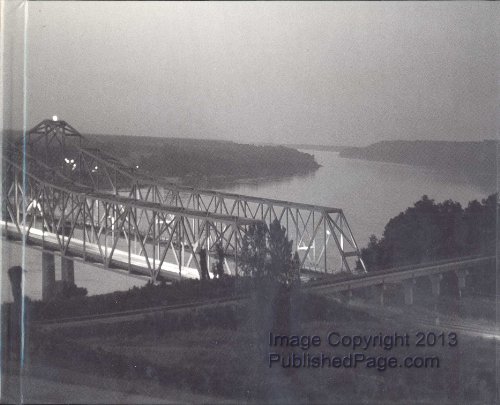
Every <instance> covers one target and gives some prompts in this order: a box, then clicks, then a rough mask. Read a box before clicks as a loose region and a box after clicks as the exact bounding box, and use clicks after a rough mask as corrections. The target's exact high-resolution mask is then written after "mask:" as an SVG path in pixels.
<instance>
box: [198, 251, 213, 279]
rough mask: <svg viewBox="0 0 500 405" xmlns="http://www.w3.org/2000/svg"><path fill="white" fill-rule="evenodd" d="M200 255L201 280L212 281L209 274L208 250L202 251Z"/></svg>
mask: <svg viewBox="0 0 500 405" xmlns="http://www.w3.org/2000/svg"><path fill="white" fill-rule="evenodd" d="M199 255H200V279H201V280H208V279H210V276H209V274H208V266H207V251H206V249H200V252H199Z"/></svg>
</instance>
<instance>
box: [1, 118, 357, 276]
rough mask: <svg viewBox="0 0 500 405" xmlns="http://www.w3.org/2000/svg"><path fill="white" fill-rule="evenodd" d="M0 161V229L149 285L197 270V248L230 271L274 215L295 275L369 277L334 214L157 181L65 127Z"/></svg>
mask: <svg viewBox="0 0 500 405" xmlns="http://www.w3.org/2000/svg"><path fill="white" fill-rule="evenodd" d="M23 149H24V151H25V152H24V153H22V150H23ZM4 165H5V168H4V174H5V175H4V179H3V182H4V188H3V190H4V193H3V208H4V209H3V220H4V226H5V229H6V230H8V231H9V232H11V233H12V232H14V233H18V234H24V235H26V238H27V239H28V240H31V241H32V242H33V243H34V242H35V240H36V241H38V242H40V238H41V241H42V242H41V243H42V244H44V245H47V246H49V245H50V246H51V248H53V249H57V250H59V251H61V252H62V253H63V254H71V255H80V256H82V257H84V258H85V259H92V260H96V261H98V262H101V263H102V264H104V265H106V266H118V267H123V268H128V269H129V270H136V271H139V269H147V271H148V273H149V274H150V276H151V277H152V278H153V279H156V277H157V276H158V274H160V273H161V272H162V271H163V269H167V268H168V269H169V270H168V271H170V272H172V271H173V266H175V267H176V268H178V270H179V273H181V275H182V273H183V271H184V272H185V274H187V273H189V272H193V271H195V272H196V273H198V271H199V269H200V264H199V262H198V258H197V256H196V252H197V251H199V249H200V248H205V249H207V251H208V253H209V260H210V256H212V257H213V256H214V255H215V252H216V246H217V245H218V244H220V245H221V246H222V247H223V249H224V252H225V253H226V257H227V259H226V263H225V265H226V268H227V271H230V272H231V273H233V274H236V273H237V272H238V254H239V250H240V249H241V241H242V238H244V236H245V234H246V232H247V230H248V227H249V226H250V225H255V224H265V225H267V226H269V224H270V223H271V222H272V221H274V220H275V219H277V220H279V221H280V223H281V224H282V226H284V227H285V228H286V231H287V236H288V238H289V239H291V240H293V241H294V246H295V250H296V251H297V252H298V253H299V257H300V260H301V268H302V269H305V270H311V271H321V272H332V273H334V272H339V271H347V272H355V271H363V272H366V268H365V266H364V263H363V261H362V259H361V257H360V252H359V249H358V246H357V244H356V241H355V239H354V235H353V233H352V231H351V229H350V227H349V224H348V222H347V219H346V217H345V215H344V213H343V211H342V210H341V209H338V208H330V207H323V206H315V205H309V204H302V203H294V202H288V201H281V200H274V199H267V198H259V197H253V196H244V195H238V194H232V193H224V192H218V191H213V190H204V189H196V188H192V187H187V186H182V185H179V184H175V183H168V182H159V181H156V180H155V179H154V178H152V177H151V176H150V175H148V174H147V173H144V172H142V171H140V170H138V169H137V168H135V167H132V166H130V165H127V164H126V163H124V162H122V161H121V160H120V159H118V158H116V157H114V156H112V155H111V154H109V153H106V152H104V151H102V150H100V149H99V148H96V147H91V146H90V145H88V142H86V139H85V137H83V136H82V135H81V134H80V133H78V131H76V130H75V129H74V128H73V127H71V126H70V125H68V124H67V123H66V122H65V121H51V120H45V121H42V122H41V123H40V124H38V125H37V126H35V127H34V128H33V129H32V130H30V131H29V132H28V133H27V136H26V138H25V147H24V148H21V145H20V144H18V145H14V146H11V149H10V151H9V152H8V156H7V157H6V158H4ZM23 167H24V168H25V170H24V171H23ZM23 173H24V174H25V177H23ZM23 213H24V215H23ZM193 266H194V267H193ZM165 271H167V270H165Z"/></svg>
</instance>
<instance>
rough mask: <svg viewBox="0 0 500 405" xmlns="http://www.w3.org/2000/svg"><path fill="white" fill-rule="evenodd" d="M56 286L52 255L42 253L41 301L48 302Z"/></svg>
mask: <svg viewBox="0 0 500 405" xmlns="http://www.w3.org/2000/svg"><path fill="white" fill-rule="evenodd" d="M55 284H56V266H55V260H54V254H53V253H51V252H42V300H43V301H48V300H49V299H50V298H51V297H52V295H53V293H54V288H55Z"/></svg>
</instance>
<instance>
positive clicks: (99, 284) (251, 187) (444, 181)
mask: <svg viewBox="0 0 500 405" xmlns="http://www.w3.org/2000/svg"><path fill="white" fill-rule="evenodd" d="M307 153H312V152H310V151H307ZM313 153H314V156H315V158H316V160H317V162H318V163H319V164H320V165H321V166H322V167H321V168H319V169H318V170H317V171H316V172H315V173H313V174H311V175H308V176H301V177H292V178H288V179H281V180H275V181H269V180H267V181H260V180H259V181H241V182H238V183H234V184H232V185H230V186H227V185H226V186H224V187H223V188H219V189H220V190H224V191H229V192H233V193H239V194H246V195H255V196H260V197H268V198H276V199H281V200H287V201H296V202H306V203H311V204H317V205H326V206H331V207H339V208H342V209H343V210H344V213H345V215H346V217H347V220H348V221H349V224H350V226H351V228H352V230H353V232H354V236H355V238H356V240H357V242H358V245H359V246H360V247H362V246H364V245H366V243H367V242H368V238H369V236H370V235H371V234H375V235H377V236H380V235H381V234H382V232H383V230H384V226H385V224H386V223H387V222H388V221H389V219H391V218H392V217H394V216H396V215H398V214H399V213H400V212H401V211H404V210H405V209H406V208H407V207H409V206H411V205H413V204H414V203H415V202H416V201H418V200H419V199H420V198H421V197H422V196H423V195H424V194H426V195H427V196H429V198H433V199H435V200H436V201H437V202H441V201H444V200H447V199H452V200H455V201H458V202H460V203H461V204H463V205H466V204H467V203H468V202H469V201H470V200H473V199H481V198H484V197H486V196H487V195H488V194H489V193H492V192H494V190H487V189H485V188H484V187H482V186H480V185H477V184H475V183H473V182H472V181H470V180H469V179H467V178H466V177H465V176H464V175H460V174H456V173H444V172H441V171H439V170H434V169H428V168H423V167H417V166H408V165H401V164H392V163H383V162H370V161H364V160H358V159H345V158H341V157H339V155H338V153H337V152H313ZM21 256H22V255H21V248H20V247H19V246H18V245H14V244H12V243H10V242H5V241H3V247H2V261H3V266H2V267H3V271H2V297H1V301H6V300H10V297H11V293H10V286H9V282H8V280H7V276H6V269H8V268H9V267H10V266H14V265H18V264H20V263H21ZM25 260H26V263H25V267H26V268H27V269H29V271H28V272H27V277H26V293H27V295H28V296H29V297H31V298H34V299H39V298H41V269H40V268H41V254H40V253H39V252H38V251H35V250H32V249H27V250H26V256H25ZM57 262H58V260H56V263H57ZM56 275H57V278H60V272H58V271H56ZM75 281H76V284H77V285H78V286H81V287H85V288H87V290H88V293H89V294H90V295H93V294H102V293H105V292H110V291H115V290H126V289H128V288H131V287H133V286H140V285H143V284H145V282H146V281H145V278H144V277H133V276H124V275H121V274H117V273H114V272H111V271H107V270H103V269H100V268H95V267H93V266H90V265H86V264H82V263H75Z"/></svg>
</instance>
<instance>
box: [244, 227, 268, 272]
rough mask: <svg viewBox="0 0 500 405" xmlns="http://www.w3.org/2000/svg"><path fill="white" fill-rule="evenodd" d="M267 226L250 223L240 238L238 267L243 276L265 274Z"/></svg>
mask: <svg viewBox="0 0 500 405" xmlns="http://www.w3.org/2000/svg"><path fill="white" fill-rule="evenodd" d="M266 237H267V228H266V226H264V225H250V226H249V228H248V232H247V233H246V235H245V237H244V238H243V240H242V246H241V253H240V266H239V267H240V269H241V271H242V273H243V275H245V276H250V277H261V276H263V275H264V274H265V267H266V259H267V253H268V249H267V244H266Z"/></svg>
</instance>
